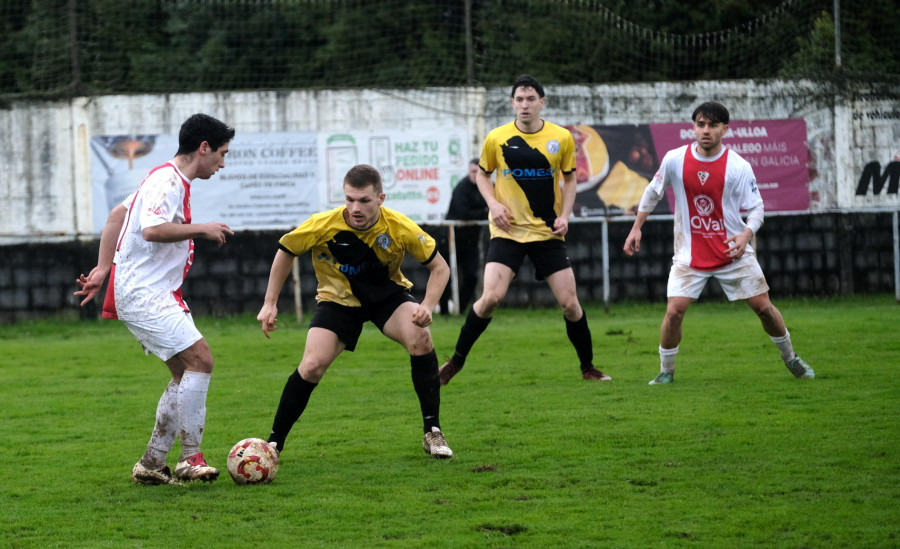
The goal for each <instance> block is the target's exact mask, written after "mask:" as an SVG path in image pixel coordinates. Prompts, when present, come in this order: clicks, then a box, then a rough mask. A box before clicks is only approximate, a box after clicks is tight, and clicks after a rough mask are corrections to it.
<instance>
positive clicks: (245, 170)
mask: <svg viewBox="0 0 900 549" xmlns="http://www.w3.org/2000/svg"><path fill="white" fill-rule="evenodd" d="M177 150H178V137H177V136H173V135H126V136H95V137H93V138H92V139H91V178H92V190H93V209H94V228H95V230H96V231H98V232H99V231H102V229H103V226H104V225H105V223H106V217H107V215H108V214H109V211H110V210H111V209H112V208H113V207H114V206H115V205H117V204H119V203H121V202H122V201H123V200H124V199H125V198H126V197H128V195H129V194H131V193H133V192H134V191H135V190H137V188H138V186H139V185H140V184H141V181H143V179H144V177H146V175H147V173H148V172H149V171H150V170H151V169H153V168H155V167H156V166H159V165H160V164H163V163H165V162H167V161H169V160H171V159H172V158H174V156H175V153H176V151H177ZM317 165H318V158H317V151H316V134H315V132H285V133H241V134H239V135H238V136H237V137H236V138H235V139H234V141H232V142H231V144H230V145H229V150H228V154H227V155H226V157H225V168H223V169H221V170H219V172H218V173H216V174H215V175H214V176H212V177H211V178H210V179H208V180H202V179H195V180H194V181H193V183H192V184H191V210H192V216H193V222H195V223H205V222H209V221H221V222H223V223H226V224H227V225H228V226H229V227H231V228H232V229H233V230H244V229H260V230H261V229H289V228H292V227H294V226H296V225H298V224H299V223H301V222H302V221H303V220H304V219H306V218H307V217H309V215H310V214H312V213H315V212H317V211H319V194H318V189H319V186H318V182H317V177H316V175H317V169H318V168H317Z"/></svg>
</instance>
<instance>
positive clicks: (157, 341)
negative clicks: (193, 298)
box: [122, 311, 203, 362]
mask: <svg viewBox="0 0 900 549" xmlns="http://www.w3.org/2000/svg"><path fill="white" fill-rule="evenodd" d="M122 322H124V323H125V326H126V327H127V328H128V331H130V332H131V333H132V334H134V337H136V338H137V340H138V341H139V342H140V343H141V345H142V346H143V347H144V352H145V353H147V354H148V355H149V354H150V353H153V354H154V355H156V356H158V357H159V358H161V359H162V360H163V362H165V361H167V360H169V359H170V358H172V357H173V356H175V355H177V354H178V353H180V352H181V351H183V350H185V349H187V348H188V347H190V346H191V345H193V344H194V343H197V342H198V341H200V340H201V339H203V335H202V334H201V333H200V331H199V330H197V327H196V326H194V318H193V317H192V316H191V314H190V313H185V312H184V311H174V312H171V313H167V314H166V315H164V316H161V317H157V318H154V319H152V320H123V321H122Z"/></svg>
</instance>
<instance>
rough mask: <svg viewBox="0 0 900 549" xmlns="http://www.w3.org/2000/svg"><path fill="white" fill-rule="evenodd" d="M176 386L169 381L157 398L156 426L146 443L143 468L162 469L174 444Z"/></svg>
mask: <svg viewBox="0 0 900 549" xmlns="http://www.w3.org/2000/svg"><path fill="white" fill-rule="evenodd" d="M177 397H178V384H177V383H175V380H174V379H173V380H171V381H169V384H168V385H166V390H165V391H163V394H162V396H161V397H159V404H157V405H156V425H154V426H153V434H152V435H150V442H148V443H147V451H146V452H144V457H143V458H141V462H142V463H143V464H144V467H147V468H148V469H152V470H154V471H156V470H159V469H162V468H163V467H165V465H166V454H168V453H169V450H171V449H172V445H173V444H175V436H176V435H177V434H178V428H179V425H178V398H177Z"/></svg>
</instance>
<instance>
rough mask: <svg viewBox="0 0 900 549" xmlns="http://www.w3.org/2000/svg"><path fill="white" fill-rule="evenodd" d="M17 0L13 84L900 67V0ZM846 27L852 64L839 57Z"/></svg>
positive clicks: (731, 74) (312, 82)
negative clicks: (692, 0)
mask: <svg viewBox="0 0 900 549" xmlns="http://www.w3.org/2000/svg"><path fill="white" fill-rule="evenodd" d="M839 4H840V8H839V10H838V11H839V14H840V15H839V19H837V20H839V21H840V25H839V26H838V30H839V31H840V32H839V33H836V32H835V21H836V18H835V2H834V0H788V1H774V0H757V1H754V2H750V1H748V0H718V1H711V0H710V1H697V2H692V3H691V4H686V3H684V2H680V1H674V0H655V1H654V0H642V1H632V2H625V1H614V0H613V1H606V2H598V1H592V0H377V1H364V0H193V1H186V0H156V1H151V0H133V1H129V2H123V1H121V0H90V1H88V0H5V1H4V2H2V4H0V33H2V34H0V46H2V47H0V95H2V96H5V97H27V96H61V97H69V96H74V95H91V94H109V93H175V92H194V91H228V90H256V89H265V90H279V89H303V88H419V87H435V86H451V87H455V86H465V85H481V86H490V85H494V84H502V85H506V84H507V83H508V82H510V81H512V79H513V78H514V77H515V76H517V75H518V74H521V73H523V72H528V73H531V74H534V75H535V76H537V77H538V78H539V79H540V80H541V81H542V82H544V83H545V84H578V83H613V82H648V81H685V80H711V79H753V78H776V77H781V78H793V79H796V78H812V79H816V80H822V81H826V82H836V83H840V82H843V81H846V80H848V79H853V80H857V81H858V80H864V81H870V82H880V81H884V80H891V81H896V80H897V79H898V77H900V24H898V21H900V4H898V3H897V2H895V1H894V0H842V1H841V2H839ZM836 36H839V37H840V51H839V54H840V61H841V63H840V66H837V65H836V60H837V55H836V50H835V39H836Z"/></svg>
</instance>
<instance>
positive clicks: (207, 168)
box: [197, 141, 229, 179]
mask: <svg viewBox="0 0 900 549" xmlns="http://www.w3.org/2000/svg"><path fill="white" fill-rule="evenodd" d="M228 145H229V143H225V144H224V145H222V146H221V147H219V148H218V149H217V150H215V151H214V150H212V149H211V148H210V146H209V143H207V142H206V141H204V142H203V143H202V144H201V145H200V149H201V152H202V153H204V154H202V155H201V159H202V163H201V165H200V169H199V170H198V174H197V178H199V179H209V178H210V177H212V176H213V174H215V173H216V172H217V171H219V170H220V169H221V168H224V167H225V155H226V154H228Z"/></svg>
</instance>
